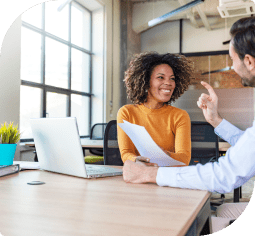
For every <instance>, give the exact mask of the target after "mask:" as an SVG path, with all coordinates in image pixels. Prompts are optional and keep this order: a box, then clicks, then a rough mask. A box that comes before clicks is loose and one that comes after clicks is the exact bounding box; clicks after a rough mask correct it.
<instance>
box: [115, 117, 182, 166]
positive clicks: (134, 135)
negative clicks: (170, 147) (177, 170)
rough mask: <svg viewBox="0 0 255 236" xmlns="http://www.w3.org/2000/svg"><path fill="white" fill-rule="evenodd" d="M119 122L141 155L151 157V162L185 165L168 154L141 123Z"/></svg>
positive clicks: (161, 164)
mask: <svg viewBox="0 0 255 236" xmlns="http://www.w3.org/2000/svg"><path fill="white" fill-rule="evenodd" d="M123 122H124V123H118V125H119V126H120V128H121V129H123V131H124V132H125V133H126V134H127V135H128V137H129V138H130V139H131V140H132V142H133V143H134V145H135V147H136V149H137V150H138V152H139V153H140V155H141V156H144V157H148V158H150V162H152V163H157V164H158V165H159V166H176V165H185V164H184V163H183V162H180V161H177V160H175V159H173V158H171V157H170V156H168V155H167V154H166V153H165V152H164V151H163V150H162V149H161V148H160V147H159V146H158V145H157V144H156V143H155V142H154V141H153V139H152V138H151V136H150V135H149V133H148V132H147V130H146V129H145V128H144V127H143V126H140V125H136V124H132V123H129V122H128V121H126V120H123Z"/></svg>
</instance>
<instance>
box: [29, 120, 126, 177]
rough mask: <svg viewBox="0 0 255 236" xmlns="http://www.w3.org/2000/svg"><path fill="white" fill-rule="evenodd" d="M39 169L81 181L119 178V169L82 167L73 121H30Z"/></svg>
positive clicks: (81, 157)
mask: <svg viewBox="0 0 255 236" xmlns="http://www.w3.org/2000/svg"><path fill="white" fill-rule="evenodd" d="M30 122H31V128H32V133H33V138H34V142H35V148H36V153H37V157H38V161H39V165H40V168H41V169H43V170H47V171H52V172H57V173H61V174H67V175H73V176H78V177H83V178H97V177H106V176H116V175H122V169H115V168H112V167H108V166H99V165H98V166H95V165H93V164H92V165H88V164H86V165H85V161H84V156H83V151H82V147H81V141H80V136H79V132H78V126H77V122H76V118H74V117H67V118H39V119H30Z"/></svg>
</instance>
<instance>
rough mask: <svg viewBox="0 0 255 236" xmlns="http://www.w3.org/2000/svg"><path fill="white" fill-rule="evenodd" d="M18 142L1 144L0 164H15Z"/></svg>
mask: <svg viewBox="0 0 255 236" xmlns="http://www.w3.org/2000/svg"><path fill="white" fill-rule="evenodd" d="M16 147H17V144H16V143H14V144H0V165H4V166H9V165H12V164H13V159H14V155H15V151H16Z"/></svg>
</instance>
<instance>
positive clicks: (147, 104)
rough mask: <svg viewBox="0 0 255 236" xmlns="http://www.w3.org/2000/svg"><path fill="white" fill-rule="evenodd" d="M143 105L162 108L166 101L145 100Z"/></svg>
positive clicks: (150, 107)
mask: <svg viewBox="0 0 255 236" xmlns="http://www.w3.org/2000/svg"><path fill="white" fill-rule="evenodd" d="M143 105H144V106H145V107H147V108H149V109H160V108H162V107H163V106H164V103H163V102H158V103H151V102H145V103H144V104H143Z"/></svg>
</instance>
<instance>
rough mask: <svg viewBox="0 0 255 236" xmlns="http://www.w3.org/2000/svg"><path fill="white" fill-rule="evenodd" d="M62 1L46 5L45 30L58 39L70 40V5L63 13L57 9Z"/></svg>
mask: <svg viewBox="0 0 255 236" xmlns="http://www.w3.org/2000/svg"><path fill="white" fill-rule="evenodd" d="M60 5H61V1H50V2H46V3H45V30H46V31H47V32H48V33H51V34H53V35H55V36H57V37H60V38H62V39H64V40H68V5H67V6H65V7H64V8H63V9H62V10H61V11H58V10H57V8H58V7H59V6H60Z"/></svg>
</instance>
